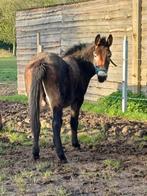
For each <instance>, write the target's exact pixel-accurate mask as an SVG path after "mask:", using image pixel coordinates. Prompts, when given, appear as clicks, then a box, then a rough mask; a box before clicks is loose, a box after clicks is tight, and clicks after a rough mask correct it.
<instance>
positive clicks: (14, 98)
mask: <svg viewBox="0 0 147 196" xmlns="http://www.w3.org/2000/svg"><path fill="white" fill-rule="evenodd" d="M0 101H8V102H17V103H22V104H27V103H28V98H27V96H25V95H12V96H0Z"/></svg>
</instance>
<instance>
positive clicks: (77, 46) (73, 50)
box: [63, 43, 87, 56]
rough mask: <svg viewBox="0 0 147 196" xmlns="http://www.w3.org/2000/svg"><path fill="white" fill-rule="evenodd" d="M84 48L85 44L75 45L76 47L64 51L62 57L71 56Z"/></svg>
mask: <svg viewBox="0 0 147 196" xmlns="http://www.w3.org/2000/svg"><path fill="white" fill-rule="evenodd" d="M86 46H87V44H85V43H80V44H76V45H74V46H72V47H71V48H69V49H67V50H66V51H65V53H64V54H63V56H68V55H72V54H74V53H75V52H78V51H81V50H82V49H84V48H86Z"/></svg>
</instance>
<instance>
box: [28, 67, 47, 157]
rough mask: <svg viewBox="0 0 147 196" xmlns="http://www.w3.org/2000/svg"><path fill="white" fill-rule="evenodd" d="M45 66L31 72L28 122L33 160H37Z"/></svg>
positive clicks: (35, 68)
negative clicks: (29, 124)
mask: <svg viewBox="0 0 147 196" xmlns="http://www.w3.org/2000/svg"><path fill="white" fill-rule="evenodd" d="M45 71H46V68H45V65H43V64H41V65H39V66H35V67H34V68H33V71H32V84H31V92H30V100H29V104H30V105H29V109H30V122H31V129H32V133H33V136H34V144H33V156H34V159H38V158H39V144H38V141H39V134H40V93H41V88H42V80H43V78H44V77H45Z"/></svg>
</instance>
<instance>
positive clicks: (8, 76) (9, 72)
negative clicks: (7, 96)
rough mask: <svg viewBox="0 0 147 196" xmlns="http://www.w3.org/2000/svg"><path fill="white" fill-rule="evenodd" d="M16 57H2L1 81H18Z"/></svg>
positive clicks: (0, 65)
mask: <svg viewBox="0 0 147 196" xmlns="http://www.w3.org/2000/svg"><path fill="white" fill-rule="evenodd" d="M16 81H17V65H16V57H6V58H0V82H16Z"/></svg>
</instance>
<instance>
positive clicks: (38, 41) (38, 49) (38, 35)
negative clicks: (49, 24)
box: [37, 33, 42, 54]
mask: <svg viewBox="0 0 147 196" xmlns="http://www.w3.org/2000/svg"><path fill="white" fill-rule="evenodd" d="M39 52H42V45H41V44H40V33H37V54H38V53H39Z"/></svg>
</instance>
